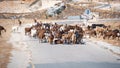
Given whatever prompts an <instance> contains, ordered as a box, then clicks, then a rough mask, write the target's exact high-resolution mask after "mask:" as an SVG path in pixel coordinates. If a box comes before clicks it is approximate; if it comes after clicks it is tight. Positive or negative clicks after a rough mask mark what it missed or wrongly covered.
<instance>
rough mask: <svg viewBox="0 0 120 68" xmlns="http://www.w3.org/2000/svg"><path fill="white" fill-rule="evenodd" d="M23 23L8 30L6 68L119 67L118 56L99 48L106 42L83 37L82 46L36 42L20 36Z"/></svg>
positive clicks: (119, 59) (119, 60)
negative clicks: (8, 49)
mask: <svg viewBox="0 0 120 68" xmlns="http://www.w3.org/2000/svg"><path fill="white" fill-rule="evenodd" d="M24 26H26V25H24ZM24 26H23V27H21V28H20V29H19V32H14V33H12V36H11V39H10V41H9V42H11V43H12V44H13V47H14V49H13V51H12V52H11V53H12V57H11V60H10V63H9V64H8V68H27V67H28V68H120V57H119V56H117V55H114V54H113V53H111V52H110V51H108V50H106V49H103V48H101V47H99V46H100V45H109V44H107V43H104V42H100V41H93V40H90V39H84V42H85V44H83V45H81V44H78V45H66V44H65V45H50V44H48V43H39V41H38V39H35V38H30V37H29V36H25V35H24V30H23V29H24Z"/></svg>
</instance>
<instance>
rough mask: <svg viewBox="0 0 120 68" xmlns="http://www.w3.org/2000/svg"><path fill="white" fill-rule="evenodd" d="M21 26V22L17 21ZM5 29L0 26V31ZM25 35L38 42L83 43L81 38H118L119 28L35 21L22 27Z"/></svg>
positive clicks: (16, 28) (119, 36) (13, 28)
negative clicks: (36, 39)
mask: <svg viewBox="0 0 120 68" xmlns="http://www.w3.org/2000/svg"><path fill="white" fill-rule="evenodd" d="M19 26H21V22H20V23H19ZM15 30H18V27H12V31H15ZM2 31H5V32H6V29H5V28H4V27H3V26H0V36H1V32H2ZM24 31H25V35H28V36H30V37H34V38H38V39H39V42H48V43H50V44H83V38H85V37H88V38H91V37H95V38H100V37H102V38H103V39H113V40H119V38H120V28H117V29H111V26H105V25H104V24H92V25H91V26H89V25H88V26H85V25H84V24H76V25H68V24H57V23H54V24H53V23H42V22H40V23H38V22H37V21H35V23H34V24H32V25H31V26H29V27H25V28H24Z"/></svg>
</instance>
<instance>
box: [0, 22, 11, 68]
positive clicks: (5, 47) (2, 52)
mask: <svg viewBox="0 0 120 68" xmlns="http://www.w3.org/2000/svg"><path fill="white" fill-rule="evenodd" d="M0 25H2V26H4V27H5V28H6V29H7V32H2V38H1V37H0V68H6V67H7V64H8V63H9V59H10V58H9V57H10V56H11V53H10V52H11V50H12V45H11V44H10V43H8V42H7V41H8V40H9V38H10V28H11V25H10V23H9V20H0Z"/></svg>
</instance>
